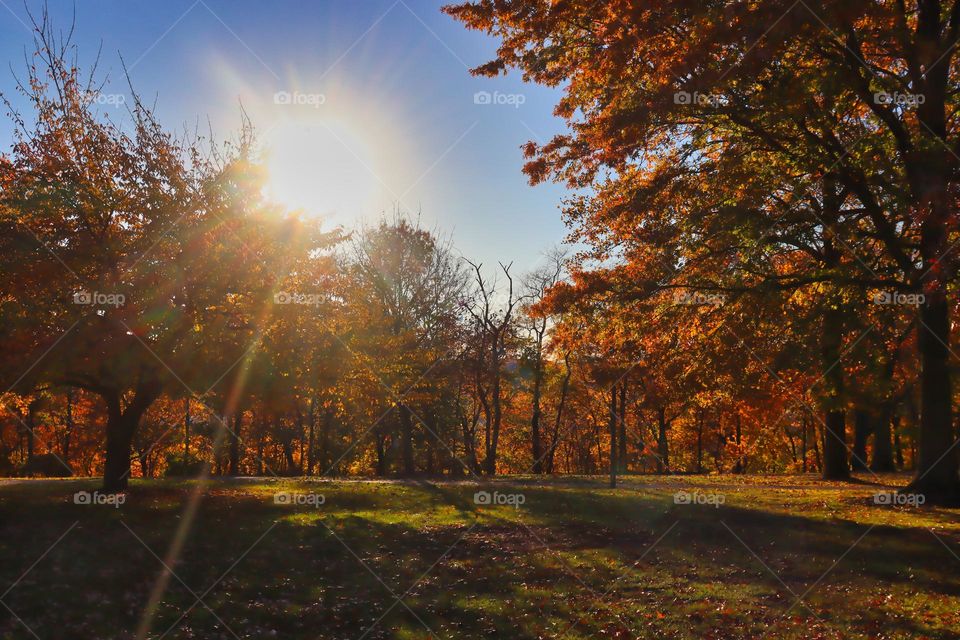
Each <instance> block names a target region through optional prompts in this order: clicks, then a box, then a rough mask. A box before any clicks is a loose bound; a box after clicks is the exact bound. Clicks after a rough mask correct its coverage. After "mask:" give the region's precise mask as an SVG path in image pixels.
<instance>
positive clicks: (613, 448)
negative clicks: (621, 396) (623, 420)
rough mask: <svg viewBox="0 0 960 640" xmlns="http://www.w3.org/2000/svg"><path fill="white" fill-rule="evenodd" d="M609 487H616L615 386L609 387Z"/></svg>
mask: <svg viewBox="0 0 960 640" xmlns="http://www.w3.org/2000/svg"><path fill="white" fill-rule="evenodd" d="M609 427H610V488H611V489H616V488H617V387H616V385H614V386H613V387H612V388H611V389H610V420H609Z"/></svg>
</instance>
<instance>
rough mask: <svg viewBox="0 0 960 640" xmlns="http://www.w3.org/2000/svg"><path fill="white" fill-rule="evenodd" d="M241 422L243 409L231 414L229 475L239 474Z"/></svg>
mask: <svg viewBox="0 0 960 640" xmlns="http://www.w3.org/2000/svg"><path fill="white" fill-rule="evenodd" d="M242 422H243V411H239V410H238V411H237V412H236V413H235V414H234V416H233V431H232V432H231V433H230V469H229V474H230V475H231V476H238V475H240V428H241V426H242Z"/></svg>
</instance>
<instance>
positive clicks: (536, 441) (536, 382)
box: [530, 354, 543, 474]
mask: <svg viewBox="0 0 960 640" xmlns="http://www.w3.org/2000/svg"><path fill="white" fill-rule="evenodd" d="M533 375H534V377H533V416H532V417H531V418H530V441H531V442H530V448H531V454H532V455H533V467H532V471H533V473H536V474H541V473H543V441H542V438H541V436H540V393H541V387H542V386H543V362H542V360H541V357H540V356H539V354H538V356H537V360H536V364H535V369H534V374H533Z"/></svg>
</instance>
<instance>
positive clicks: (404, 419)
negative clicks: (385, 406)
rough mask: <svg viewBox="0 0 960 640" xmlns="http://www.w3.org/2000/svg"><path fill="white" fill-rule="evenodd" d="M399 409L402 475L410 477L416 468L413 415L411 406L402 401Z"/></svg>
mask: <svg viewBox="0 0 960 640" xmlns="http://www.w3.org/2000/svg"><path fill="white" fill-rule="evenodd" d="M397 410H398V411H399V413H400V431H401V435H400V449H401V463H402V464H403V468H402V469H401V472H400V473H401V475H403V476H405V477H407V478H409V477H411V476H413V475H414V473H415V471H416V470H415V468H414V464H413V415H412V413H411V411H410V408H409V407H408V406H407V405H405V404H403V403H401V404H400V405H399V406H398V407H397Z"/></svg>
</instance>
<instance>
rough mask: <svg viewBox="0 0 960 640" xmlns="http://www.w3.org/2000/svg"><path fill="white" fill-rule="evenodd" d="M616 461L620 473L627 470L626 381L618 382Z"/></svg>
mask: <svg viewBox="0 0 960 640" xmlns="http://www.w3.org/2000/svg"><path fill="white" fill-rule="evenodd" d="M617 427H618V429H619V433H618V434H617V463H618V464H619V465H620V473H621V474H623V473H626V472H627V470H628V469H627V383H626V382H623V383H621V384H620V410H619V411H618V412H617Z"/></svg>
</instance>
